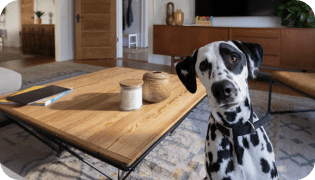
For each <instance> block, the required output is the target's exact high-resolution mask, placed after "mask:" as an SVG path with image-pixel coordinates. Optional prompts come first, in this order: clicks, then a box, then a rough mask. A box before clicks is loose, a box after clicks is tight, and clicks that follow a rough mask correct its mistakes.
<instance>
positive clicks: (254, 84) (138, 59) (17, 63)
mask: <svg viewBox="0 0 315 180" xmlns="http://www.w3.org/2000/svg"><path fill="white" fill-rule="evenodd" d="M133 49H134V50H136V49H140V50H144V48H133ZM0 51H6V52H10V53H19V54H23V52H22V50H21V48H15V47H5V48H4V50H2V48H1V50H0ZM123 56H124V58H122V59H99V60H71V61H73V62H75V63H79V64H90V65H95V66H103V67H117V66H119V67H129V68H136V69H143V70H148V71H153V70H154V71H164V72H167V73H171V67H170V66H166V65H159V64H152V63H148V51H142V52H139V53H135V52H133V53H127V52H124V53H123ZM54 61H55V58H53V57H47V56H39V55H34V57H29V58H24V59H18V60H12V61H5V62H0V67H4V68H6V67H7V68H9V67H12V66H14V67H20V68H25V67H29V66H36V65H41V64H46V63H52V62H54ZM248 83H249V87H250V89H253V90H261V91H269V82H262V81H253V80H249V81H248ZM273 92H276V93H281V94H287V95H294V96H301V95H299V94H297V93H295V92H292V91H290V90H288V89H287V88H284V87H282V86H281V85H278V84H274V86H273Z"/></svg>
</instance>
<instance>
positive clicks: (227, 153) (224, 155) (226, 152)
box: [208, 138, 233, 173]
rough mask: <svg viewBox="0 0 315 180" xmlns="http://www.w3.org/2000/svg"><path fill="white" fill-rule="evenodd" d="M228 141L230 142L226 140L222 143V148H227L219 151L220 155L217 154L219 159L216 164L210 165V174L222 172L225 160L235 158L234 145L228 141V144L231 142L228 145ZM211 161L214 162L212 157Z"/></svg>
mask: <svg viewBox="0 0 315 180" xmlns="http://www.w3.org/2000/svg"><path fill="white" fill-rule="evenodd" d="M227 141H228V139H227V138H226V140H224V141H222V143H221V146H222V147H225V148H223V150H220V151H218V154H217V157H218V159H217V162H215V163H210V165H209V168H210V169H209V170H210V173H211V172H218V171H219V170H220V164H221V163H222V162H223V159H225V160H229V159H231V157H232V156H233V145H232V143H231V142H229V141H228V142H229V143H228V142H227ZM227 143H228V144H229V145H227ZM228 147H229V149H228ZM208 156H209V157H210V156H211V155H210V154H208ZM209 160H210V161H211V162H212V161H213V157H212V156H211V157H210V158H209Z"/></svg>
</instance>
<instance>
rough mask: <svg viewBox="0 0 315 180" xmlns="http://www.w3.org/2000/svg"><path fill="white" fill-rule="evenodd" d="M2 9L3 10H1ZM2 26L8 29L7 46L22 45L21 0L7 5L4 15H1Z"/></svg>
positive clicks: (6, 35)
mask: <svg viewBox="0 0 315 180" xmlns="http://www.w3.org/2000/svg"><path fill="white" fill-rule="evenodd" d="M1 11H2V10H1ZM1 21H3V22H4V24H2V23H1V28H4V29H5V30H6V34H5V46H10V47H20V46H21V38H20V4H19V1H17V0H16V1H13V2H11V3H9V4H8V5H7V6H6V11H5V15H4V17H1Z"/></svg>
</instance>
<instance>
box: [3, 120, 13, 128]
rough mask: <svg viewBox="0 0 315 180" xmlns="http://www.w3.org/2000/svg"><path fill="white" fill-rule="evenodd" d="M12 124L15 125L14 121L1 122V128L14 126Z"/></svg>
mask: <svg viewBox="0 0 315 180" xmlns="http://www.w3.org/2000/svg"><path fill="white" fill-rule="evenodd" d="M12 123H13V121H12V120H11V119H8V120H5V121H2V122H0V128H2V127H5V126H7V125H9V124H12Z"/></svg>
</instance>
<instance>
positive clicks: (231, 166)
mask: <svg viewBox="0 0 315 180" xmlns="http://www.w3.org/2000/svg"><path fill="white" fill-rule="evenodd" d="M233 170H234V164H233V160H230V161H229V162H228V165H227V167H226V169H225V174H227V173H229V172H232V171H233Z"/></svg>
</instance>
